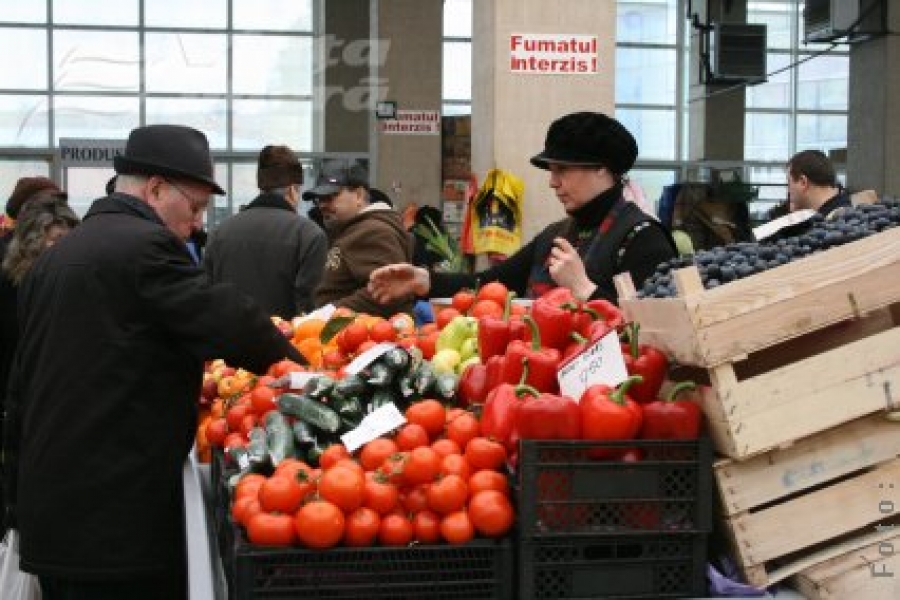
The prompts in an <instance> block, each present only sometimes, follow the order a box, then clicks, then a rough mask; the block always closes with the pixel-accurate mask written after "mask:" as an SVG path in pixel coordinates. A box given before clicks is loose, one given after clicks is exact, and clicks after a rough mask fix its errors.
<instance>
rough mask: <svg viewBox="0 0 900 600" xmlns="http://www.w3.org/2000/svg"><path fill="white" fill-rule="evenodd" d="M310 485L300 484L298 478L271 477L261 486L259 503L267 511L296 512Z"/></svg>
mask: <svg viewBox="0 0 900 600" xmlns="http://www.w3.org/2000/svg"><path fill="white" fill-rule="evenodd" d="M309 489H310V488H309V486H303V485H300V482H299V481H297V479H296V478H290V477H269V478H268V479H266V480H265V481H264V482H263V484H262V485H261V486H260V487H259V492H258V496H259V505H260V507H261V508H262V509H263V510H264V511H266V512H280V513H291V514H293V513H295V512H296V511H297V509H298V508H299V507H300V503H301V502H302V501H303V498H304V497H305V496H306V494H307V493H308V492H309Z"/></svg>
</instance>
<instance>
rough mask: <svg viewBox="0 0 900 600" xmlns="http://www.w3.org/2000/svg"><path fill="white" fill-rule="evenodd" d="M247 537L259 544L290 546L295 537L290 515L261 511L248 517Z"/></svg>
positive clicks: (251, 541) (253, 542) (252, 542)
mask: <svg viewBox="0 0 900 600" xmlns="http://www.w3.org/2000/svg"><path fill="white" fill-rule="evenodd" d="M247 539H249V540H250V543H251V544H256V545H259V546H290V545H292V544H293V543H294V540H296V539H297V536H296V533H295V531H294V520H293V518H291V516H290V515H283V514H275V513H267V512H261V513H258V514H255V515H253V516H251V517H250V520H249V522H248V523H247Z"/></svg>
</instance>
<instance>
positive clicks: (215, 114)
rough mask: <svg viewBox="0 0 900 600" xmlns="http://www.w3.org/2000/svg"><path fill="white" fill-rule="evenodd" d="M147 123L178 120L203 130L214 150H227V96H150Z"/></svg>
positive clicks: (181, 123)
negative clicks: (225, 97) (219, 97)
mask: <svg viewBox="0 0 900 600" xmlns="http://www.w3.org/2000/svg"><path fill="white" fill-rule="evenodd" d="M146 108H147V125H152V124H156V123H178V124H179V125H188V126H190V127H194V128H196V129H199V130H200V131H202V132H203V133H205V134H206V137H207V138H209V145H210V147H211V148H213V149H214V150H225V149H226V147H227V145H228V139H227V136H226V135H225V133H226V131H227V129H228V120H227V112H228V111H227V107H226V103H225V99H224V98H223V99H215V98H147V102H146Z"/></svg>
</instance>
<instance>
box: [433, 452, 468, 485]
mask: <svg viewBox="0 0 900 600" xmlns="http://www.w3.org/2000/svg"><path fill="white" fill-rule="evenodd" d="M471 473H472V467H470V466H469V461H467V460H466V458H465V457H464V456H463V455H461V454H451V455H449V456H445V457H443V458H442V459H441V466H440V474H441V475H459V476H460V477H462V478H463V480H465V481H468V480H469V476H470V475H471Z"/></svg>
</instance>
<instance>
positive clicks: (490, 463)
mask: <svg viewBox="0 0 900 600" xmlns="http://www.w3.org/2000/svg"><path fill="white" fill-rule="evenodd" d="M463 455H464V456H465V457H466V459H467V460H468V461H469V465H471V467H472V468H473V469H475V470H476V471H477V470H480V469H493V470H494V471H496V470H498V469H500V468H501V467H502V466H503V463H505V462H506V448H504V447H503V444H501V443H500V442H496V441H494V440H492V439H488V438H486V437H476V438H472V439H471V440H469V443H468V444H466V450H465V452H464V453H463Z"/></svg>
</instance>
